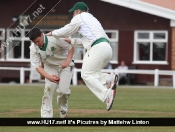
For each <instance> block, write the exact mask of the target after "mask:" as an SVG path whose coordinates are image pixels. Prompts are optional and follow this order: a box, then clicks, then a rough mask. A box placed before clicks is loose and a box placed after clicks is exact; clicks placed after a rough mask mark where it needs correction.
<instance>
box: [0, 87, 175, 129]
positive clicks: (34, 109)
mask: <svg viewBox="0 0 175 132" xmlns="http://www.w3.org/2000/svg"><path fill="white" fill-rule="evenodd" d="M43 88H44V84H43V85H38V86H37V85H0V117H1V118H2V117H15V118H17V117H25V118H26V117H40V107H41V98H42V95H43ZM71 91H72V93H71V96H70V98H69V114H68V116H69V117H70V118H71V117H72V118H74V117H75V118H76V117H77V118H79V117H88V118H91V117H92V118H103V117H108V118H110V117H116V118H120V117H162V118H163V117H175V105H174V104H175V90H174V89H172V88H140V87H138V86H137V87H133V86H132V88H131V87H130V86H125V87H123V86H119V87H118V88H117V95H116V98H115V101H114V104H113V107H112V109H111V110H110V111H106V110H105V107H106V105H105V103H103V102H101V101H100V100H99V99H98V98H96V97H95V96H94V95H93V94H92V93H91V91H90V90H89V89H88V88H87V87H86V86H76V87H75V86H71ZM56 96H57V93H56V92H55V94H54V100H53V107H54V117H55V118H57V117H59V108H58V106H57V105H56ZM31 131H33V132H57V131H59V132H69V131H71V132H72V131H75V132H81V131H83V132H89V131H93V132H174V131H175V127H133V126H132V127H129V126H126V127H120V126H113V127H109V126H107V127H77V126H76V127H63V126H61V127H55V126H54V127H35V126H32V127H30V126H27V127H24V126H21V127H12V126H9V127H4V126H0V132H31Z"/></svg>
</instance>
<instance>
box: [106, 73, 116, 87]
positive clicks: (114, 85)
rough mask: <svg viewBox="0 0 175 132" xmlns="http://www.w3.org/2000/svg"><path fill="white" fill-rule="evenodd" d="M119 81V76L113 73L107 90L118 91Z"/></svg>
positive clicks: (108, 81)
mask: <svg viewBox="0 0 175 132" xmlns="http://www.w3.org/2000/svg"><path fill="white" fill-rule="evenodd" d="M117 81H118V75H117V74H114V73H111V74H110V76H109V78H108V80H107V85H108V87H107V88H110V89H116V87H117Z"/></svg>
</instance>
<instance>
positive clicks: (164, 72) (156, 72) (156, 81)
mask: <svg viewBox="0 0 175 132" xmlns="http://www.w3.org/2000/svg"><path fill="white" fill-rule="evenodd" d="M0 70H19V71H20V84H24V83H25V80H24V79H25V71H30V73H31V72H32V71H36V70H35V69H34V68H24V67H0ZM78 72H81V69H77V68H74V74H73V78H72V83H73V85H77V73H78ZM102 72H107V73H116V74H119V73H130V74H149V75H154V86H155V87H157V86H159V75H171V76H173V88H175V71H170V70H158V69H155V70H135V69H128V70H118V69H103V70H102ZM29 79H30V83H31V82H32V80H33V78H32V76H31V75H30V77H29ZM38 79H40V78H38Z"/></svg>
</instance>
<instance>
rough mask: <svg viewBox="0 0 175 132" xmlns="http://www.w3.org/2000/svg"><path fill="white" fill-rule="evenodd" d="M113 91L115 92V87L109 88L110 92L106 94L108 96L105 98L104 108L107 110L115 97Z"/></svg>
mask: <svg viewBox="0 0 175 132" xmlns="http://www.w3.org/2000/svg"><path fill="white" fill-rule="evenodd" d="M115 92H116V89H110V93H109V94H108V96H107V98H106V109H107V111H109V110H110V109H111V108H112V105H113V101H114V98H115Z"/></svg>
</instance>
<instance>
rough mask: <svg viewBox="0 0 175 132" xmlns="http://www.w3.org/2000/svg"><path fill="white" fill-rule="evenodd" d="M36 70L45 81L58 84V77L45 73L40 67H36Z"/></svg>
mask: <svg viewBox="0 0 175 132" xmlns="http://www.w3.org/2000/svg"><path fill="white" fill-rule="evenodd" d="M36 70H37V71H38V73H39V74H40V75H42V76H43V77H45V78H46V79H48V80H49V81H51V82H54V83H58V82H59V80H60V78H59V77H58V76H56V75H49V74H48V73H46V72H45V71H44V69H43V68H42V67H37V68H36Z"/></svg>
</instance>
